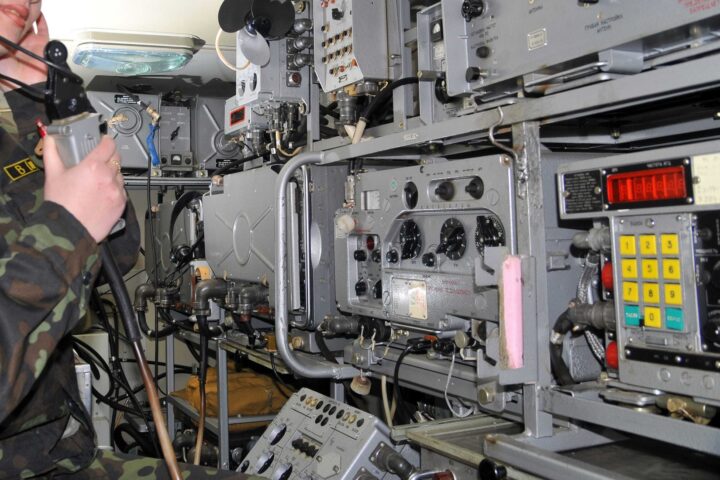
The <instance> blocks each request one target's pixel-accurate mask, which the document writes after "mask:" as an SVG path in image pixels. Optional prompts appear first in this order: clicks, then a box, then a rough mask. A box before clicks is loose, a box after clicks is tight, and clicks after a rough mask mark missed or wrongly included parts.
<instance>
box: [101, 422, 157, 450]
mask: <svg viewBox="0 0 720 480" xmlns="http://www.w3.org/2000/svg"><path fill="white" fill-rule="evenodd" d="M123 433H124V434H127V435H129V436H130V438H132V439H133V440H135V443H137V444H138V446H139V447H140V449H141V450H142V451H143V453H144V454H145V455H144V456H150V457H156V458H157V456H158V451H157V450H155V449H154V448H153V445H152V443H150V441H149V440H148V439H147V438H144V436H143V434H142V432H138V431H137V430H136V429H135V427H133V426H132V425H131V424H130V423H122V424H120V425H118V426H117V427H116V428H115V430H113V435H112V436H113V438H114V439H115V443H117V444H118V447H119V448H120V451H121V452H123V453H129V451H128V450H124V449H123V447H124V448H126V449H127V448H128V444H127V443H125V440H124V439H123V438H122V435H123Z"/></svg>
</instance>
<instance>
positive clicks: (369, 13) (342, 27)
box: [313, 0, 389, 92]
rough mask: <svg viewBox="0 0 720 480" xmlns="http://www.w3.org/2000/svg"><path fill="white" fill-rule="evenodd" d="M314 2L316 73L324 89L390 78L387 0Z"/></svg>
mask: <svg viewBox="0 0 720 480" xmlns="http://www.w3.org/2000/svg"><path fill="white" fill-rule="evenodd" d="M313 3H314V15H313V20H314V21H313V23H314V25H315V37H314V38H315V49H314V51H315V73H316V74H317V77H318V81H319V82H320V85H321V86H322V88H323V90H324V91H325V92H334V91H337V90H339V89H341V88H343V87H347V86H350V85H353V84H355V83H358V82H361V81H363V80H383V79H387V78H389V70H388V30H387V28H386V27H387V25H386V17H387V0H342V1H341V2H338V3H337V4H331V5H328V4H327V2H325V6H321V4H322V3H323V2H321V1H320V0H314V2H313ZM333 11H337V12H340V13H341V14H342V17H341V18H338V19H336V18H334V17H333ZM335 16H337V13H336V14H335Z"/></svg>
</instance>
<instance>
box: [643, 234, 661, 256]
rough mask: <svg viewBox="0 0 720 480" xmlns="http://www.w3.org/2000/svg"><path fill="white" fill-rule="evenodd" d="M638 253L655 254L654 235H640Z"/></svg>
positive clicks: (655, 241) (655, 243) (655, 242)
mask: <svg viewBox="0 0 720 480" xmlns="http://www.w3.org/2000/svg"><path fill="white" fill-rule="evenodd" d="M640 253H641V254H642V255H657V240H656V238H655V235H640Z"/></svg>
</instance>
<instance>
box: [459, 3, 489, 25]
mask: <svg viewBox="0 0 720 480" xmlns="http://www.w3.org/2000/svg"><path fill="white" fill-rule="evenodd" d="M460 10H461V12H462V16H463V18H464V19H465V21H466V22H470V21H472V19H473V18H477V17H479V16H480V15H482V14H483V12H484V11H485V2H484V1H483V0H465V1H464V2H463V3H462V7H460Z"/></svg>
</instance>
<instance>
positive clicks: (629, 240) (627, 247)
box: [620, 235, 637, 256]
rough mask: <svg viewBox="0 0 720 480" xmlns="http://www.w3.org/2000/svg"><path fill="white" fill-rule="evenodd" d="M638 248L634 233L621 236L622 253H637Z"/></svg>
mask: <svg viewBox="0 0 720 480" xmlns="http://www.w3.org/2000/svg"><path fill="white" fill-rule="evenodd" d="M635 254H637V249H636V245H635V236H634V235H621V236H620V255H628V256H629V255H635Z"/></svg>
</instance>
